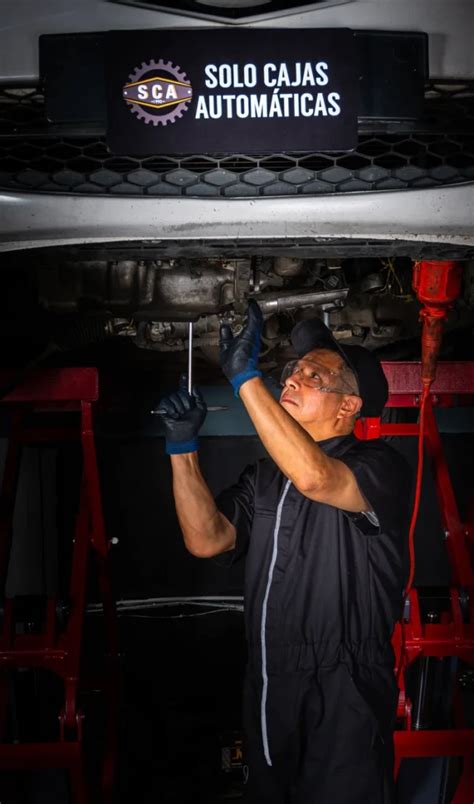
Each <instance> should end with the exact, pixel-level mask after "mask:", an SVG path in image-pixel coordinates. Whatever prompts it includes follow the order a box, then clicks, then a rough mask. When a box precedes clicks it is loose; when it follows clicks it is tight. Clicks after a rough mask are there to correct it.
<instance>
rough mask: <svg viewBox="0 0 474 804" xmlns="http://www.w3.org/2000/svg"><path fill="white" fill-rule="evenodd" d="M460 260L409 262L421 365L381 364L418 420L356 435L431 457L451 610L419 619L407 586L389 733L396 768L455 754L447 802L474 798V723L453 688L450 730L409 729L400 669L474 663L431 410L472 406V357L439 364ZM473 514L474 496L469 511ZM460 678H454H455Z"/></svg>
mask: <svg viewBox="0 0 474 804" xmlns="http://www.w3.org/2000/svg"><path fill="white" fill-rule="evenodd" d="M461 273H462V266H461V264H460V263H456V262H453V261H426V262H421V263H417V264H416V265H415V266H414V282H413V286H414V289H415V291H416V293H417V296H418V299H419V301H420V302H421V304H422V305H423V307H422V310H421V313H420V317H421V320H422V322H423V328H422V361H421V363H384V364H383V368H384V371H385V374H386V376H387V379H388V383H389V399H388V403H387V407H397V408H399V407H414V408H420V417H419V423H417V424H409V423H405V424H404V423H400V424H392V423H387V424H383V423H382V422H381V419H380V418H374V419H366V420H365V421H364V420H361V421H359V422H358V423H357V429H356V435H357V436H358V437H359V438H378V437H379V436H417V437H420V429H421V430H422V432H421V438H422V446H423V448H424V449H425V450H426V453H427V455H428V457H429V459H430V461H431V466H432V470H433V476H434V483H435V490H436V496H437V500H438V504H439V510H440V514H441V520H442V524H443V528H444V533H445V537H446V546H447V552H448V558H449V562H450V568H451V588H450V589H449V611H448V612H446V613H444V614H443V616H442V617H441V620H440V622H437V623H434V622H423V621H422V617H421V611H420V602H419V597H418V593H417V590H416V589H415V588H409V590H408V592H407V594H408V601H407V602H408V606H407V607H406V609H405V614H404V617H403V619H402V621H401V622H400V623H399V624H398V625H397V628H396V629H395V632H394V635H393V646H394V650H395V655H396V658H397V678H398V681H399V687H400V696H399V705H398V715H399V718H400V721H401V722H402V723H403V727H402V728H400V729H399V730H397V731H396V732H395V772H396V774H397V773H398V770H399V768H400V763H401V761H402V759H404V758H413V757H460V758H462V760H463V767H462V772H461V776H460V779H459V782H458V785H457V788H456V791H455V794H454V798H453V799H452V801H451V804H472V803H473V801H474V729H471V728H467V727H466V723H465V720H464V713H463V712H462V709H461V707H460V706H459V705H458V701H459V699H460V691H459V689H458V688H457V689H455V690H454V702H453V708H452V709H453V711H452V728H449V729H443V730H415V729H414V728H413V723H412V717H411V701H410V700H409V699H408V698H407V695H406V687H405V672H406V669H407V668H408V666H409V665H411V664H412V663H413V662H414V661H415V659H417V658H420V657H430V656H435V657H438V658H442V657H457V658H458V659H460V660H462V661H464V662H466V663H467V664H468V665H470V666H474V561H473V554H474V551H473V531H474V528H473V522H472V521H470V522H463V521H462V520H461V517H460V514H459V510H458V506H457V503H456V498H455V494H454V490H453V486H452V483H451V479H450V475H449V471H448V466H447V462H446V457H445V455H444V451H443V445H442V442H441V438H440V434H439V430H438V426H437V422H436V417H435V413H434V409H435V408H436V407H439V408H442V407H455V406H462V405H474V363H473V362H469V363H463V362H452V363H439V364H438V363H437V357H438V353H439V348H440V345H441V338H442V331H443V324H444V320H445V318H446V314H447V310H448V309H449V307H450V305H451V304H452V302H453V301H454V300H455V298H456V297H457V295H458V294H459V291H460V281H461ZM473 512H474V497H473V504H472V505H471V514H470V515H472V514H473ZM457 683H458V682H457Z"/></svg>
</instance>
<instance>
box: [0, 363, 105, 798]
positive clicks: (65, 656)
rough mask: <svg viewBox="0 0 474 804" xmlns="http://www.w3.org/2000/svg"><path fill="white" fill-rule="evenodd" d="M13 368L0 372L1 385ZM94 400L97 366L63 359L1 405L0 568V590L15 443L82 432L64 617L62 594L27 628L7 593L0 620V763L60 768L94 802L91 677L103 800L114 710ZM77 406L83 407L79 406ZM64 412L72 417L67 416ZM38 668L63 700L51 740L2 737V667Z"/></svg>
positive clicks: (17, 451) (16, 464)
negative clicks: (88, 746) (89, 646)
mask: <svg viewBox="0 0 474 804" xmlns="http://www.w3.org/2000/svg"><path fill="white" fill-rule="evenodd" d="M9 379H10V376H3V377H2V376H0V384H3V381H4V382H6V381H7V380H9ZM97 399H98V374H97V370H96V369H95V368H60V369H47V370H42V371H37V372H35V373H32V374H31V375H29V377H28V378H27V379H24V380H23V381H21V382H20V384H19V385H18V386H17V387H16V388H15V390H14V391H11V392H10V393H9V394H8V395H7V396H5V397H4V398H3V399H2V400H1V404H2V406H3V407H4V408H5V409H8V410H9V411H10V413H11V419H12V424H11V430H10V434H9V438H8V449H7V455H6V461H5V468H4V474H3V483H2V486H1V489H0V577H1V579H2V581H3V589H5V581H6V576H7V571H8V561H9V556H10V550H11V542H12V528H13V512H14V507H15V499H16V492H17V485H18V475H19V469H20V461H21V451H22V447H23V445H25V444H35V445H40V444H42V443H43V444H44V443H46V444H57V443H60V442H63V441H67V440H71V439H75V440H78V439H79V440H80V442H81V445H82V456H83V468H82V481H81V488H80V496H79V508H78V512H77V516H76V522H75V529H74V540H73V541H74V546H73V553H72V564H71V574H70V583H69V592H68V600H67V601H65V603H66V606H67V610H68V615H67V619H66V622H65V623H64V622H61V621H60V619H59V618H58V612H59V608H60V605H59V604H60V601H59V600H57V599H53V598H50V599H48V600H47V601H46V608H45V617H44V622H43V623H42V624H41V625H40V626H39V627H38V628H36V629H35V632H34V633H25V632H24V629H23V628H22V627H21V623H19V622H18V621H17V615H16V613H15V608H14V600H12V599H8V598H6V596H5V593H4V597H3V624H2V625H1V626H0V741H1V742H0V768H2V769H5V770H6V769H9V770H12V769H21V770H28V769H45V768H66V769H68V771H69V774H70V783H71V789H72V792H73V797H74V800H75V802H76V804H89V802H91V801H92V800H94V801H96V800H97V796H95V795H93V794H92V790H91V788H90V784H89V782H88V779H87V774H86V771H85V757H84V745H83V713H82V712H81V709H80V707H79V704H78V695H79V693H80V692H81V691H83V690H85V689H87V685H88V682H90V683H92V684H93V687H94V688H95V689H100V690H101V692H102V693H103V695H104V700H105V702H106V712H107V715H106V724H105V739H104V742H105V744H104V746H103V748H104V753H103V762H102V774H101V779H100V782H99V784H100V800H101V801H102V802H111V801H112V795H113V792H112V787H113V778H114V764H115V754H116V734H117V728H116V725H117V723H116V721H117V712H118V629H117V616H116V610H115V602H114V598H113V595H112V587H111V581H110V572H109V560H108V554H109V549H110V543H109V542H108V541H107V537H106V533H105V526H104V519H103V512H102V500H101V493H100V482H99V474H98V467H97V456H96V448H95V440H94V432H93V421H92V413H93V405H94V403H95V402H96V401H97ZM64 412H75V416H73V419H74V423H72V424H70V425H69V424H68V425H66V426H65V425H64V424H63V416H62V417H61V423H60V424H58V423H57V418H56V420H55V414H58V413H59V414H64ZM78 414H79V415H78ZM68 418H69V417H68ZM91 555H93V556H94V557H95V559H96V565H97V570H98V580H99V590H100V594H101V598H102V603H103V608H104V626H105V643H106V644H105V646H104V647H105V655H104V657H103V665H102V666H101V668H100V671H99V672H98V673H97V675H94V678H93V679H88V678H87V677H86V676H85V675H84V673H83V670H82V667H81V656H82V636H83V626H84V618H85V612H86V588H87V571H88V560H89V557H90V556H91ZM15 668H43V669H46V670H48V671H49V672H51V673H54V674H56V675H57V676H59V677H60V678H61V679H62V681H63V685H64V702H63V706H62V709H61V711H60V712H59V725H58V734H57V739H56V740H54V741H51V742H34V743H13V742H11V741H10V742H7V741H6V740H7V738H8V723H7V711H8V704H9V699H8V679H7V676H8V671H11V670H13V669H15Z"/></svg>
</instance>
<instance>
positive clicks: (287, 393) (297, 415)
mask: <svg viewBox="0 0 474 804" xmlns="http://www.w3.org/2000/svg"><path fill="white" fill-rule="evenodd" d="M306 362H307V363H308V365H311V363H312V362H314V363H317V364H318V365H319V366H321V367H322V368H324V369H327V370H328V371H331V372H335V374H336V376H334V375H330V387H334V388H341V386H342V387H343V386H344V383H343V382H342V381H341V380H339V372H340V371H341V370H342V369H343V367H344V361H343V359H342V357H341V356H340V355H339V354H338V353H337V352H333V351H332V350H330V349H313V351H311V352H308V354H306V355H305V356H304V357H303V358H302V359H301V365H305V364H306ZM341 379H342V378H341ZM344 397H345V394H344V393H327V392H326V391H321V390H319V389H317V388H314V387H311V385H310V384H309V382H305V379H304V377H303V376H302V375H299V374H298V373H296V372H295V373H294V374H292V375H290V376H289V377H287V378H286V380H285V384H284V386H283V390H282V392H281V395H280V404H281V405H282V407H283V408H284V409H285V410H286V411H287V412H288V413H289V414H290V416H292V417H293V418H294V419H295V420H296V421H297V422H299V424H301V425H303V426H304V425H309V424H312V423H313V422H314V423H318V424H319V425H323V424H326V423H327V424H330V423H331V422H336V420H337V419H338V413H339V411H340V408H341V404H342V402H343V400H344Z"/></svg>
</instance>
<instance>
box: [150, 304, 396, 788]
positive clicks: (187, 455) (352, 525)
mask: <svg viewBox="0 0 474 804" xmlns="http://www.w3.org/2000/svg"><path fill="white" fill-rule="evenodd" d="M262 325H263V318H262V314H261V311H260V309H259V307H258V305H257V304H256V303H255V302H251V303H250V305H249V311H248V318H247V322H246V325H245V327H244V329H243V330H242V332H241V334H240V335H239V336H237V337H233V336H232V332H231V330H230V327H228V326H226V325H224V326H223V327H222V328H221V344H220V345H221V365H222V369H223V372H224V374H225V375H226V377H227V378H228V379H229V380H230V382H231V383H232V385H233V387H234V391H235V393H236V394H238V396H239V397H240V399H241V400H242V402H243V404H244V405H245V407H246V409H247V411H248V413H249V415H250V418H251V419H252V421H253V424H254V425H255V429H256V431H257V433H258V435H259V437H260V439H261V441H262V442H263V444H264V446H265V448H266V450H267V452H268V453H269V456H270V458H266V459H264V460H261V461H258V462H257V463H256V464H255V465H254V466H250V467H247V469H245V470H244V472H243V473H242V475H241V477H240V479H239V481H238V483H237V484H236V485H235V486H233V487H232V488H230V489H228V490H226V491H225V492H223V493H222V494H221V495H220V496H219V497H218V498H217V500H216V501H215V500H214V499H213V496H212V495H211V493H210V490H209V488H208V486H207V484H206V482H205V480H204V478H203V476H202V474H201V472H200V469H199V463H198V456H197V447H198V443H197V434H198V431H199V428H200V426H201V425H202V422H203V421H204V417H205V415H206V406H205V403H204V402H203V400H202V397H201V395H200V393H199V391H198V389H196V388H195V389H193V393H192V395H190V394H189V393H188V392H187V391H186V390H184V389H183V388H181V389H180V390H179V391H178V392H176V393H175V394H172V395H171V396H169V397H167V398H166V399H165V400H162V402H161V403H160V408H161V409H163V411H164V412H165V413H164V417H163V418H164V423H165V434H166V449H167V452H168V454H170V455H171V462H172V471H173V492H174V498H175V503H176V510H177V515H178V519H179V523H180V526H181V529H182V532H183V536H184V541H185V544H186V546H187V548H188V549H189V550H190V552H191V553H193V555H195V556H199V557H211V556H217V555H219V554H223V553H227V552H228V551H232V552H229V558H230V559H231V560H236V559H237V558H239V557H241V556H245V558H246V566H245V593H244V600H245V620H246V633H247V640H248V648H249V658H248V668H247V673H246V680H245V687H244V727H245V732H246V763H247V768H248V775H247V784H246V800H247V801H248V802H251V803H252V804H387V803H388V802H392V801H393V800H394V799H393V796H394V791H393V728H394V721H395V712H396V703H397V697H398V696H397V692H398V690H397V685H396V680H395V677H394V657H393V652H392V647H391V642H390V637H391V634H392V630H393V627H394V624H395V622H396V620H397V619H399V618H400V616H401V612H402V604H403V587H404V580H405V572H404V569H403V567H404V560H403V558H404V544H405V537H406V533H407V530H408V517H409V502H410V493H411V472H410V468H409V466H408V464H407V463H406V461H405V459H404V458H402V456H401V455H399V453H397V452H396V451H395V450H394V449H393V448H392V447H391V446H389V445H388V444H387V443H386V442H383V441H381V440H371V441H359V440H357V439H356V438H355V436H354V435H353V429H354V424H355V421H356V418H357V417H358V415H362V416H378V415H380V414H381V412H382V409H383V407H384V404H385V402H386V400H387V381H386V379H385V375H384V373H383V370H382V367H381V366H380V363H379V362H378V360H377V358H376V357H375V356H374V355H372V353H371V352H370V351H368V350H367V349H364V348H362V347H360V346H345V347H343V346H341V345H339V343H338V342H337V341H336V340H335V339H334V338H333V336H332V334H331V332H330V330H329V329H328V328H327V327H326V326H325V325H324V324H323V322H322V321H320V320H319V319H311V320H305V321H303V322H301V323H299V324H297V325H296V326H295V328H294V329H293V331H292V334H291V340H292V344H293V347H294V349H295V352H296V355H297V359H295V360H294V361H291V362H290V363H289V364H288V365H287V366H286V367H285V370H284V372H283V376H282V384H283V390H282V393H281V397H280V400H279V401H277V400H276V399H275V398H274V397H273V396H272V394H271V393H270V391H269V390H268V389H267V387H266V385H265V384H264V382H263V380H262V374H261V371H260V370H259V368H258V353H259V348H260V337H261V330H262Z"/></svg>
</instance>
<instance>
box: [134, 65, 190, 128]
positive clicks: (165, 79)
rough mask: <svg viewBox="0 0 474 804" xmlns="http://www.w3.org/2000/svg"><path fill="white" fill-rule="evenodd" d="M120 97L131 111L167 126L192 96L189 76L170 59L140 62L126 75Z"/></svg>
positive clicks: (140, 117)
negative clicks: (126, 81)
mask: <svg viewBox="0 0 474 804" xmlns="http://www.w3.org/2000/svg"><path fill="white" fill-rule="evenodd" d="M129 79H130V81H129V82H128V83H127V84H125V85H124V87H123V89H122V95H123V99H124V101H125V102H126V104H127V105H128V108H129V109H130V111H131V112H132V113H133V114H136V116H137V118H138V119H139V120H143V121H144V122H145V123H147V124H148V123H151V124H152V125H153V126H166V125H168V123H174V122H175V120H177V118H178V117H181V116H182V115H183V113H184V112H185V111H186V109H187V108H188V106H189V103H190V101H191V99H192V97H193V88H192V86H191V83H190V81H189V78H188V76H187V75H186V73H184V72H183V71H182V70H181V69H180V68H179V67H177V66H176V65H174V64H173V63H172V62H171V61H163V59H158V61H154V60H153V59H152V60H151V61H149V62H142V65H141V67H137V68H136V70H134V71H133V73H130V75H129Z"/></svg>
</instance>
